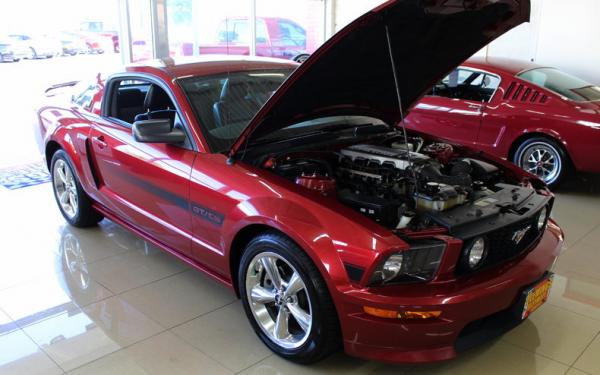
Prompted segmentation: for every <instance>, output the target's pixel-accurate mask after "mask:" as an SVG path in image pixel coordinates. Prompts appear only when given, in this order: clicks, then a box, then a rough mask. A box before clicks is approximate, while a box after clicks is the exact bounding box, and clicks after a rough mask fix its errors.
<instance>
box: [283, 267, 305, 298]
mask: <svg viewBox="0 0 600 375" xmlns="http://www.w3.org/2000/svg"><path fill="white" fill-rule="evenodd" d="M304 287H305V286H304V283H303V282H302V279H301V278H300V275H299V274H298V272H294V273H293V274H292V277H290V280H289V281H288V283H287V287H286V288H285V292H284V294H283V296H284V297H290V296H293V295H295V294H297V293H298V292H299V291H301V290H302V289H304Z"/></svg>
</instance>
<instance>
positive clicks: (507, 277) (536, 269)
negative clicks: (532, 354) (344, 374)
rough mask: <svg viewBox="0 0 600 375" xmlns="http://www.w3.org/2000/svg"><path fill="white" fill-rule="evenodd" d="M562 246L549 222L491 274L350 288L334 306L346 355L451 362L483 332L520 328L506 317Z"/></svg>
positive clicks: (391, 359) (492, 270)
mask: <svg viewBox="0 0 600 375" xmlns="http://www.w3.org/2000/svg"><path fill="white" fill-rule="evenodd" d="M562 243H563V233H562V230H561V229H560V228H559V227H558V226H557V225H556V224H555V223H554V222H553V221H549V224H548V228H547V230H546V232H545V233H544V235H543V236H542V238H541V239H540V241H539V243H538V244H537V246H536V247H535V248H534V249H532V250H531V251H530V252H529V253H527V255H526V256H524V257H522V258H519V259H516V260H513V261H510V262H507V263H504V264H501V265H498V266H496V267H494V268H492V269H488V270H485V271H481V272H479V273H477V274H473V275H470V276H468V277H463V278H460V279H456V280H452V281H447V282H441V283H431V284H412V285H402V286H387V287H382V288H377V289H376V290H375V289H373V288H371V289H369V288H367V289H356V288H349V290H346V291H343V292H342V295H341V297H340V299H339V301H338V302H341V304H339V306H338V313H339V315H340V323H341V326H342V332H343V337H344V349H345V351H346V352H347V353H348V354H350V355H353V356H357V357H362V358H367V359H374V360H379V361H385V362H396V363H418V362H434V361H442V360H447V359H451V358H454V357H456V355H457V354H458V352H460V351H461V350H463V349H466V348H468V347H471V346H472V344H473V343H474V342H476V343H479V342H481V339H482V337H485V336H486V335H485V333H486V332H483V331H486V330H487V331H489V332H488V333H495V335H496V336H497V335H499V334H502V333H503V332H505V331H506V330H508V329H511V328H513V327H514V326H516V325H518V323H520V321H519V320H516V319H512V318H510V319H509V314H508V313H507V312H508V311H509V310H510V309H511V308H512V307H513V306H514V305H515V304H516V303H517V302H518V300H519V298H520V296H521V292H522V291H523V289H525V288H526V287H527V286H530V285H532V284H533V283H535V282H536V281H538V280H539V279H540V278H542V277H543V275H544V274H545V273H546V272H547V271H548V270H549V269H550V268H551V267H552V265H553V263H554V261H555V260H556V257H557V256H558V254H559V253H560V249H561V248H562ZM363 306H370V307H375V308H380V309H388V310H399V311H400V310H408V311H442V314H441V316H440V317H439V318H437V319H430V320H418V321H417V320H401V319H383V318H377V317H374V316H371V315H367V314H365V313H364V312H363ZM512 316H513V315H510V317H512Z"/></svg>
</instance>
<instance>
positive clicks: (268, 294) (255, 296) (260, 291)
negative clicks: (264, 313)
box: [250, 285, 275, 305]
mask: <svg viewBox="0 0 600 375" xmlns="http://www.w3.org/2000/svg"><path fill="white" fill-rule="evenodd" d="M250 298H251V299H252V301H253V302H256V303H262V304H263V305H264V304H267V303H272V302H275V292H274V291H272V290H268V289H266V288H263V287H262V286H260V285H256V286H255V287H254V288H252V291H251V294H250Z"/></svg>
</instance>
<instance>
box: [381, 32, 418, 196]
mask: <svg viewBox="0 0 600 375" xmlns="http://www.w3.org/2000/svg"><path fill="white" fill-rule="evenodd" d="M385 36H386V39H387V47H388V54H389V56H390V64H391V65H392V74H393V76H394V86H395V88H396V97H397V99H398V108H399V109H400V124H401V125H402V134H403V136H404V147H405V148H406V158H407V159H408V164H409V165H410V166H411V168H410V170H411V173H412V176H413V179H414V182H415V193H416V195H417V199H418V197H419V186H418V181H417V175H416V173H415V168H414V164H413V162H412V155H411V154H410V149H409V148H408V135H407V133H406V125H405V124H404V109H403V108H402V95H401V94H400V81H399V80H398V72H397V71H396V61H395V59H394V49H393V48H392V37H391V36H390V28H389V26H388V25H387V23H386V25H385Z"/></svg>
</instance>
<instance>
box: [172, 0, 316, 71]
mask: <svg viewBox="0 0 600 375" xmlns="http://www.w3.org/2000/svg"><path fill="white" fill-rule="evenodd" d="M253 6H254V7H255V8H254V9H255V12H256V41H255V53H256V55H257V56H265V57H277V58H284V59H290V60H291V59H295V58H298V57H302V56H306V55H307V54H310V53H312V52H314V51H315V50H316V49H317V48H318V47H319V46H320V45H321V44H322V43H323V41H324V38H325V32H324V26H325V20H324V17H325V9H324V6H325V2H324V0H228V1H223V2H217V3H210V4H207V3H206V2H203V1H200V0H168V1H167V14H168V28H169V41H170V47H171V54H172V55H173V54H175V55H182V56H196V55H203V54H226V55H245V56H248V55H251V54H252V45H251V44H252V43H251V42H252V27H251V26H252V17H251V13H252V12H251V9H252V7H253Z"/></svg>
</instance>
